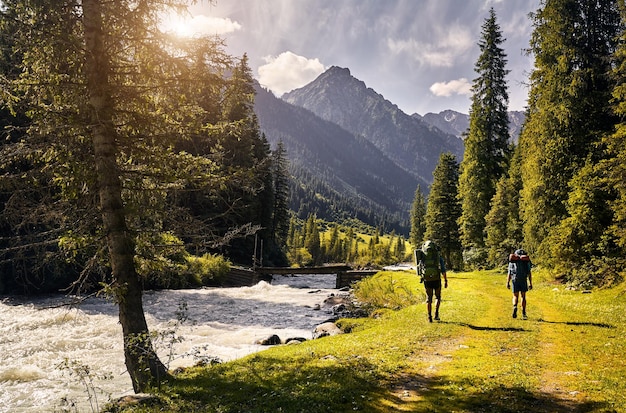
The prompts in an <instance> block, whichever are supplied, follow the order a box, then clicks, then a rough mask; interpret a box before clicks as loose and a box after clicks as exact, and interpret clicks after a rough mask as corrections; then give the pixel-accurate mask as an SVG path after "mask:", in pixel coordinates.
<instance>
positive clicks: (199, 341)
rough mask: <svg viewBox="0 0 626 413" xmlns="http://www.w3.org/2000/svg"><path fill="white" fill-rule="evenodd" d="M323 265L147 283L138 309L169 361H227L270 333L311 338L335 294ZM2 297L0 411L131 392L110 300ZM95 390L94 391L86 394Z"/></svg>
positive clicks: (55, 407)
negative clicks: (212, 284)
mask: <svg viewBox="0 0 626 413" xmlns="http://www.w3.org/2000/svg"><path fill="white" fill-rule="evenodd" d="M334 283H335V279H334V277H333V276H329V275H318V276H306V277H282V276H281V277H275V279H273V280H272V283H271V284H269V283H266V282H261V283H259V284H257V285H255V286H253V287H241V288H205V289H198V290H177V291H147V292H145V293H144V309H145V313H146V318H147V321H148V325H149V328H150V330H151V332H152V333H154V334H156V338H155V343H156V346H157V349H158V353H159V357H160V358H161V360H162V361H163V362H164V363H166V364H167V365H168V367H169V368H170V369H175V368H177V367H186V366H191V365H193V364H195V363H196V362H199V361H205V360H220V361H230V360H234V359H237V358H241V357H244V356H246V355H249V354H252V353H255V352H258V351H260V350H263V349H266V348H267V347H265V346H261V345H258V344H255V342H256V341H257V340H259V339H263V338H266V337H268V336H270V335H273V334H276V335H278V336H279V337H281V338H282V339H286V338H288V337H305V338H311V334H312V329H313V328H314V326H315V325H317V324H319V323H321V322H323V321H325V320H326V319H328V318H329V315H330V313H329V312H330V309H328V308H323V301H324V300H325V299H326V298H327V297H328V296H329V295H331V294H336V293H337V290H335V289H334V288H333V287H334ZM71 302H72V297H64V296H55V297H47V298H38V299H22V300H18V299H15V298H4V299H0V387H1V388H2V392H0V412H3V413H4V412H11V413H14V412H18V413H19V412H32V411H40V412H52V411H63V410H62V409H63V408H68V409H69V408H72V405H76V406H78V408H79V410H78V411H81V412H82V411H93V410H96V406H95V404H97V405H98V407H101V405H102V404H104V402H106V401H108V400H109V398H117V397H121V396H123V395H126V394H132V386H131V383H130V379H129V377H128V374H127V373H126V371H125V366H124V362H123V351H122V343H121V327H120V326H119V323H118V320H117V308H116V306H115V305H114V304H113V303H111V302H110V301H107V300H105V299H103V298H97V297H92V298H88V299H86V300H84V301H82V302H81V303H80V305H69V303H71ZM90 395H91V400H89V399H88V397H89V396H90Z"/></svg>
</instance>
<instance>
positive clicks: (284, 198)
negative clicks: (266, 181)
mask: <svg viewBox="0 0 626 413" xmlns="http://www.w3.org/2000/svg"><path fill="white" fill-rule="evenodd" d="M288 162H289V161H288V159H287V151H286V149H285V146H284V144H283V141H282V140H280V141H278V144H277V145H276V149H275V150H274V151H273V152H272V178H273V187H274V207H273V208H272V210H273V216H272V233H273V236H274V239H275V240H276V243H277V244H278V246H283V245H284V243H285V239H286V236H287V231H288V229H289V170H288Z"/></svg>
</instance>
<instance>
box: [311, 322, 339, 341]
mask: <svg viewBox="0 0 626 413" xmlns="http://www.w3.org/2000/svg"><path fill="white" fill-rule="evenodd" d="M338 334H343V331H341V329H340V328H339V327H337V325H336V324H335V323H332V322H326V323H323V324H320V325H318V326H317V327H315V329H313V338H314V339H316V338H322V337H327V336H336V335H338Z"/></svg>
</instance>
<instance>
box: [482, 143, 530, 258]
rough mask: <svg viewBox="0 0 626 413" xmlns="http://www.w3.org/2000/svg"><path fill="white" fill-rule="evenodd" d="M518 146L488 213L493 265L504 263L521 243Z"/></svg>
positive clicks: (520, 182)
mask: <svg viewBox="0 0 626 413" xmlns="http://www.w3.org/2000/svg"><path fill="white" fill-rule="evenodd" d="M520 162H521V153H520V151H519V147H517V148H516V149H515V151H514V154H513V157H512V158H511V165H510V167H509V173H508V174H507V175H505V176H502V178H500V181H498V185H497V186H496V194H495V195H494V197H493V199H492V201H491V209H490V210H489V213H488V214H487V216H486V217H485V221H486V224H487V225H486V227H485V232H486V233H487V241H486V246H487V248H488V258H487V259H488V262H489V264H490V265H491V266H493V267H496V266H499V265H502V264H503V263H504V262H505V261H506V258H507V256H508V254H509V253H511V252H513V251H515V250H516V249H517V248H520V247H521V246H522V241H523V233H522V223H521V221H520V217H519V192H520V191H521V189H522V178H521V175H520V174H521V171H520Z"/></svg>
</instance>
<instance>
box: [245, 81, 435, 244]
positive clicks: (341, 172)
mask: <svg viewBox="0 0 626 413" xmlns="http://www.w3.org/2000/svg"><path fill="white" fill-rule="evenodd" d="M255 112H256V114H257V116H258V119H259V125H260V127H261V130H262V132H263V133H264V134H265V136H266V138H267V140H268V141H269V142H270V144H272V146H273V147H274V146H275V145H276V143H277V142H278V141H282V142H283V144H284V147H285V149H286V151H287V158H288V160H289V163H290V173H291V174H292V179H293V183H292V186H291V200H290V207H291V209H293V210H294V211H295V212H296V213H297V214H298V216H299V217H300V218H306V216H307V215H308V214H309V213H315V214H317V216H318V217H319V218H324V219H328V220H333V221H341V220H345V219H350V218H357V219H359V220H361V221H363V222H365V223H368V224H371V225H383V226H384V227H385V228H386V229H387V230H392V229H395V230H396V231H397V232H402V233H406V232H407V231H408V225H409V224H408V213H409V210H410V205H411V202H412V200H413V195H414V193H415V189H416V188H417V185H418V184H420V185H421V186H422V188H426V187H427V185H428V182H427V181H426V180H424V179H419V178H418V177H416V176H415V175H414V174H411V173H409V172H407V171H406V170H404V169H403V168H401V167H399V166H398V165H397V164H396V163H394V162H393V161H392V160H390V159H389V158H388V157H387V156H386V155H385V154H384V153H383V152H382V151H381V150H379V149H378V148H376V146H374V145H373V144H372V143H370V142H369V141H367V140H366V139H364V138H363V137H359V136H355V135H353V134H352V133H350V132H348V131H346V130H345V129H342V128H341V127H339V126H338V125H336V124H334V123H332V122H329V121H326V120H323V119H321V118H320V117H318V116H316V115H315V114H314V113H312V112H310V111H308V110H306V109H304V108H300V107H297V106H294V105H291V104H289V103H287V102H285V101H283V100H281V99H278V98H276V97H275V96H274V95H273V94H272V93H271V92H269V91H267V90H265V89H263V88H261V87H258V86H257V96H256V101H255Z"/></svg>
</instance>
